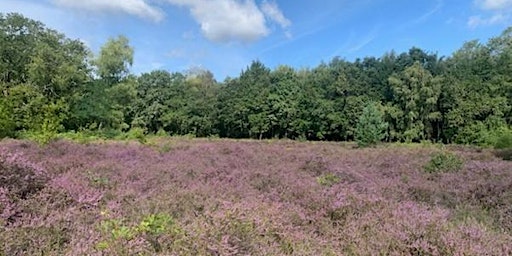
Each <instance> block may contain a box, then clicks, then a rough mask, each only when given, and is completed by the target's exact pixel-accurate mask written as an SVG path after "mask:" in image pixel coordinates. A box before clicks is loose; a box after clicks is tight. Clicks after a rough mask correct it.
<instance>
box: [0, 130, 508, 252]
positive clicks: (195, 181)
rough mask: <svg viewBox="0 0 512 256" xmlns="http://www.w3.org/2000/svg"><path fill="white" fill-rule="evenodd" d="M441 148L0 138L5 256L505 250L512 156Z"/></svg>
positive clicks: (0, 231)
mask: <svg viewBox="0 0 512 256" xmlns="http://www.w3.org/2000/svg"><path fill="white" fill-rule="evenodd" d="M448 148H449V149H447V150H449V151H450V152H452V153H453V154H455V155H456V156H458V157H460V158H461V159H462V160H463V163H464V164H463V167H462V169H461V170H458V171H451V172H440V173H427V172H425V171H424V168H423V166H424V165H425V164H427V163H428V162H429V160H430V159H431V156H432V154H433V153H435V152H439V151H440V150H441V149H440V148H439V147H438V146H414V147H412V146H396V145H389V146H384V147H378V148H366V149H355V148H352V147H350V146H346V145H345V146H344V145H343V144H339V143H311V142H294V141H236V140H219V139H215V140H207V139H201V140H200V139H188V140H187V139H171V138H169V139H155V140H151V141H149V142H148V143H146V144H144V145H143V144H140V143H138V142H113V141H107V142H97V143H90V144H78V143H73V142H68V141H63V140H60V141H56V142H52V143H50V144H48V145H46V146H38V145H36V144H33V143H31V142H27V141H19V140H4V141H2V142H1V143H0V156H1V158H0V175H1V176H0V213H1V216H0V242H1V243H0V249H1V250H0V255H155V254H156V255H378V254H389V255H409V254H414V255H510V254H512V162H510V161H508V162H507V161H503V160H501V159H499V158H496V157H494V156H493V155H492V154H491V153H490V152H487V151H485V150H483V151H479V150H475V149H470V148H455V147H448Z"/></svg>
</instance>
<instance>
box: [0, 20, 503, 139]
mask: <svg viewBox="0 0 512 256" xmlns="http://www.w3.org/2000/svg"><path fill="white" fill-rule="evenodd" d="M133 55H134V49H133V47H132V46H130V41H129V39H128V38H126V37H124V36H117V37H111V38H110V39H109V40H108V41H107V42H105V44H104V46H103V47H101V49H100V51H99V52H98V53H97V54H93V53H92V52H91V50H90V49H88V48H87V47H86V46H85V45H84V44H83V43H82V42H81V41H79V40H74V39H70V38H67V37H66V36H65V35H63V34H61V33H59V32H57V31H54V30H52V29H49V28H47V27H46V26H45V25H44V24H42V23H41V22H38V21H34V20H31V19H28V18H25V17H23V16H22V15H20V14H15V13H11V14H0V93H1V97H0V136H1V137H6V136H7V137H23V136H25V135H26V134H30V133H41V132H43V133H58V132H64V131H81V130H88V131H119V132H120V131H128V130H129V129H132V128H138V129H142V130H144V131H145V132H146V133H157V132H160V133H162V132H165V133H167V134H170V135H184V134H192V135H195V136H220V137H230V138H258V139H264V138H290V139H309V140H337V141H341V140H343V141H352V140H360V139H361V136H362V135H364V134H367V133H366V132H371V131H365V129H371V128H372V127H373V128H374V129H375V130H374V132H375V136H374V137H375V138H378V139H379V140H382V139H386V140H387V141H413V142H418V141H422V140H430V141H435V142H444V143H466V144H486V143H489V138H490V137H492V136H493V134H496V133H499V132H500V131H503V130H507V129H510V125H511V123H512V28H509V29H507V30H505V31H504V32H503V33H502V34H501V35H498V36H496V37H494V38H491V39H490V40H489V41H488V42H486V43H481V42H479V41H477V40H475V41H470V42H466V43H465V44H463V45H462V46H461V48H460V49H458V50H457V51H455V52H454V53H453V54H452V55H451V56H438V55H437V54H436V53H432V52H428V51H425V50H422V49H420V48H417V47H412V48H411V49H410V50H409V51H407V52H403V53H396V52H394V51H390V52H387V53H383V55H382V56H381V57H365V58H362V59H356V60H354V61H347V60H345V59H342V58H340V57H335V58H333V59H332V60H330V61H329V62H323V63H321V64H320V65H318V66H316V67H312V68H308V69H295V68H293V67H290V66H286V65H282V66H279V67H277V68H275V69H273V70H272V69H270V68H268V67H266V66H265V64H264V63H262V62H260V61H258V60H255V61H253V62H252V63H251V64H250V65H249V66H248V67H247V68H246V69H244V70H243V71H242V72H241V74H240V76H238V77H234V78H227V79H225V80H224V81H222V82H218V81H216V80H215V79H214V77H213V74H212V73H211V72H210V71H208V70H205V69H201V68H193V69H190V70H188V71H181V72H177V71H173V72H170V71H167V70H154V71H151V72H148V73H143V74H137V75H136V74H133V73H131V71H130V67H131V65H132V64H133ZM376 106H379V107H378V110H377V107H376ZM383 124H386V125H385V126H384V125H383ZM376 127H377V128H376ZM384 128H385V131H383V129H384ZM372 134H373V133H372ZM383 134H386V136H385V137H384V136H382V135H383ZM364 136H366V135H364ZM372 136H373V135H372ZM374 140H375V139H372V142H373V141H374Z"/></svg>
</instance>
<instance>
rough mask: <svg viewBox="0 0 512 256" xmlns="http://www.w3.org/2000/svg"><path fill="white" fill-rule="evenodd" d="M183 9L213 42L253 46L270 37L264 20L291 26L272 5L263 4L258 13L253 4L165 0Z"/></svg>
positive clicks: (231, 0)
mask: <svg viewBox="0 0 512 256" xmlns="http://www.w3.org/2000/svg"><path fill="white" fill-rule="evenodd" d="M168 2H170V3H171V4H175V5H179V6H184V7H186V8H188V9H189V10H190V13H191V14H192V17H193V18H194V19H195V20H196V22H197V23H199V25H200V26H201V32H202V33H203V35H204V36H205V37H206V38H207V39H209V40H211V41H214V42H220V43H226V42H232V41H241V42H244V43H250V42H254V41H256V40H258V39H261V38H262V37H265V36H267V35H268V34H269V33H270V29H269V28H268V26H267V23H266V19H265V18H268V19H269V20H271V21H274V22H276V23H278V24H279V25H280V26H281V27H282V28H285V27H288V26H290V25H291V22H290V21H289V20H288V19H286V18H285V17H284V15H283V13H282V12H281V10H280V9H279V7H278V6H277V4H275V3H268V2H266V1H265V2H264V3H263V5H262V6H261V9H260V8H259V7H258V6H257V5H256V3H255V2H254V0H168Z"/></svg>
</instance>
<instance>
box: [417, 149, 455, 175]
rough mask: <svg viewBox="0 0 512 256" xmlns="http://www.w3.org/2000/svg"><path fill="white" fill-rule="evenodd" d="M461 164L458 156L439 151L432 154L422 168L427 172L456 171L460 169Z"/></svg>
mask: <svg viewBox="0 0 512 256" xmlns="http://www.w3.org/2000/svg"><path fill="white" fill-rule="evenodd" d="M463 164H464V162H463V161H462V159H461V158H460V157H459V156H457V155H455V154H453V153H450V152H447V151H441V152H437V153H435V154H433V155H432V158H431V159H430V161H428V163H427V164H426V165H424V166H423V170H424V171H425V172H428V173H443V172H456V171H459V170H460V169H462V165H463Z"/></svg>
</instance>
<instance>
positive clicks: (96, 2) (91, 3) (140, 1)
mask: <svg viewBox="0 0 512 256" xmlns="http://www.w3.org/2000/svg"><path fill="white" fill-rule="evenodd" d="M52 3H53V4H55V5H56V6H58V7H62V8H69V9H77V10H85V11H89V12H122V13H126V14H130V15H135V16H138V17H140V18H144V19H150V20H153V21H161V20H162V19H163V18H164V16H165V15H164V12H163V11H162V10H160V9H159V8H157V7H155V6H152V5H150V4H149V3H147V1H146V0H52Z"/></svg>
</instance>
